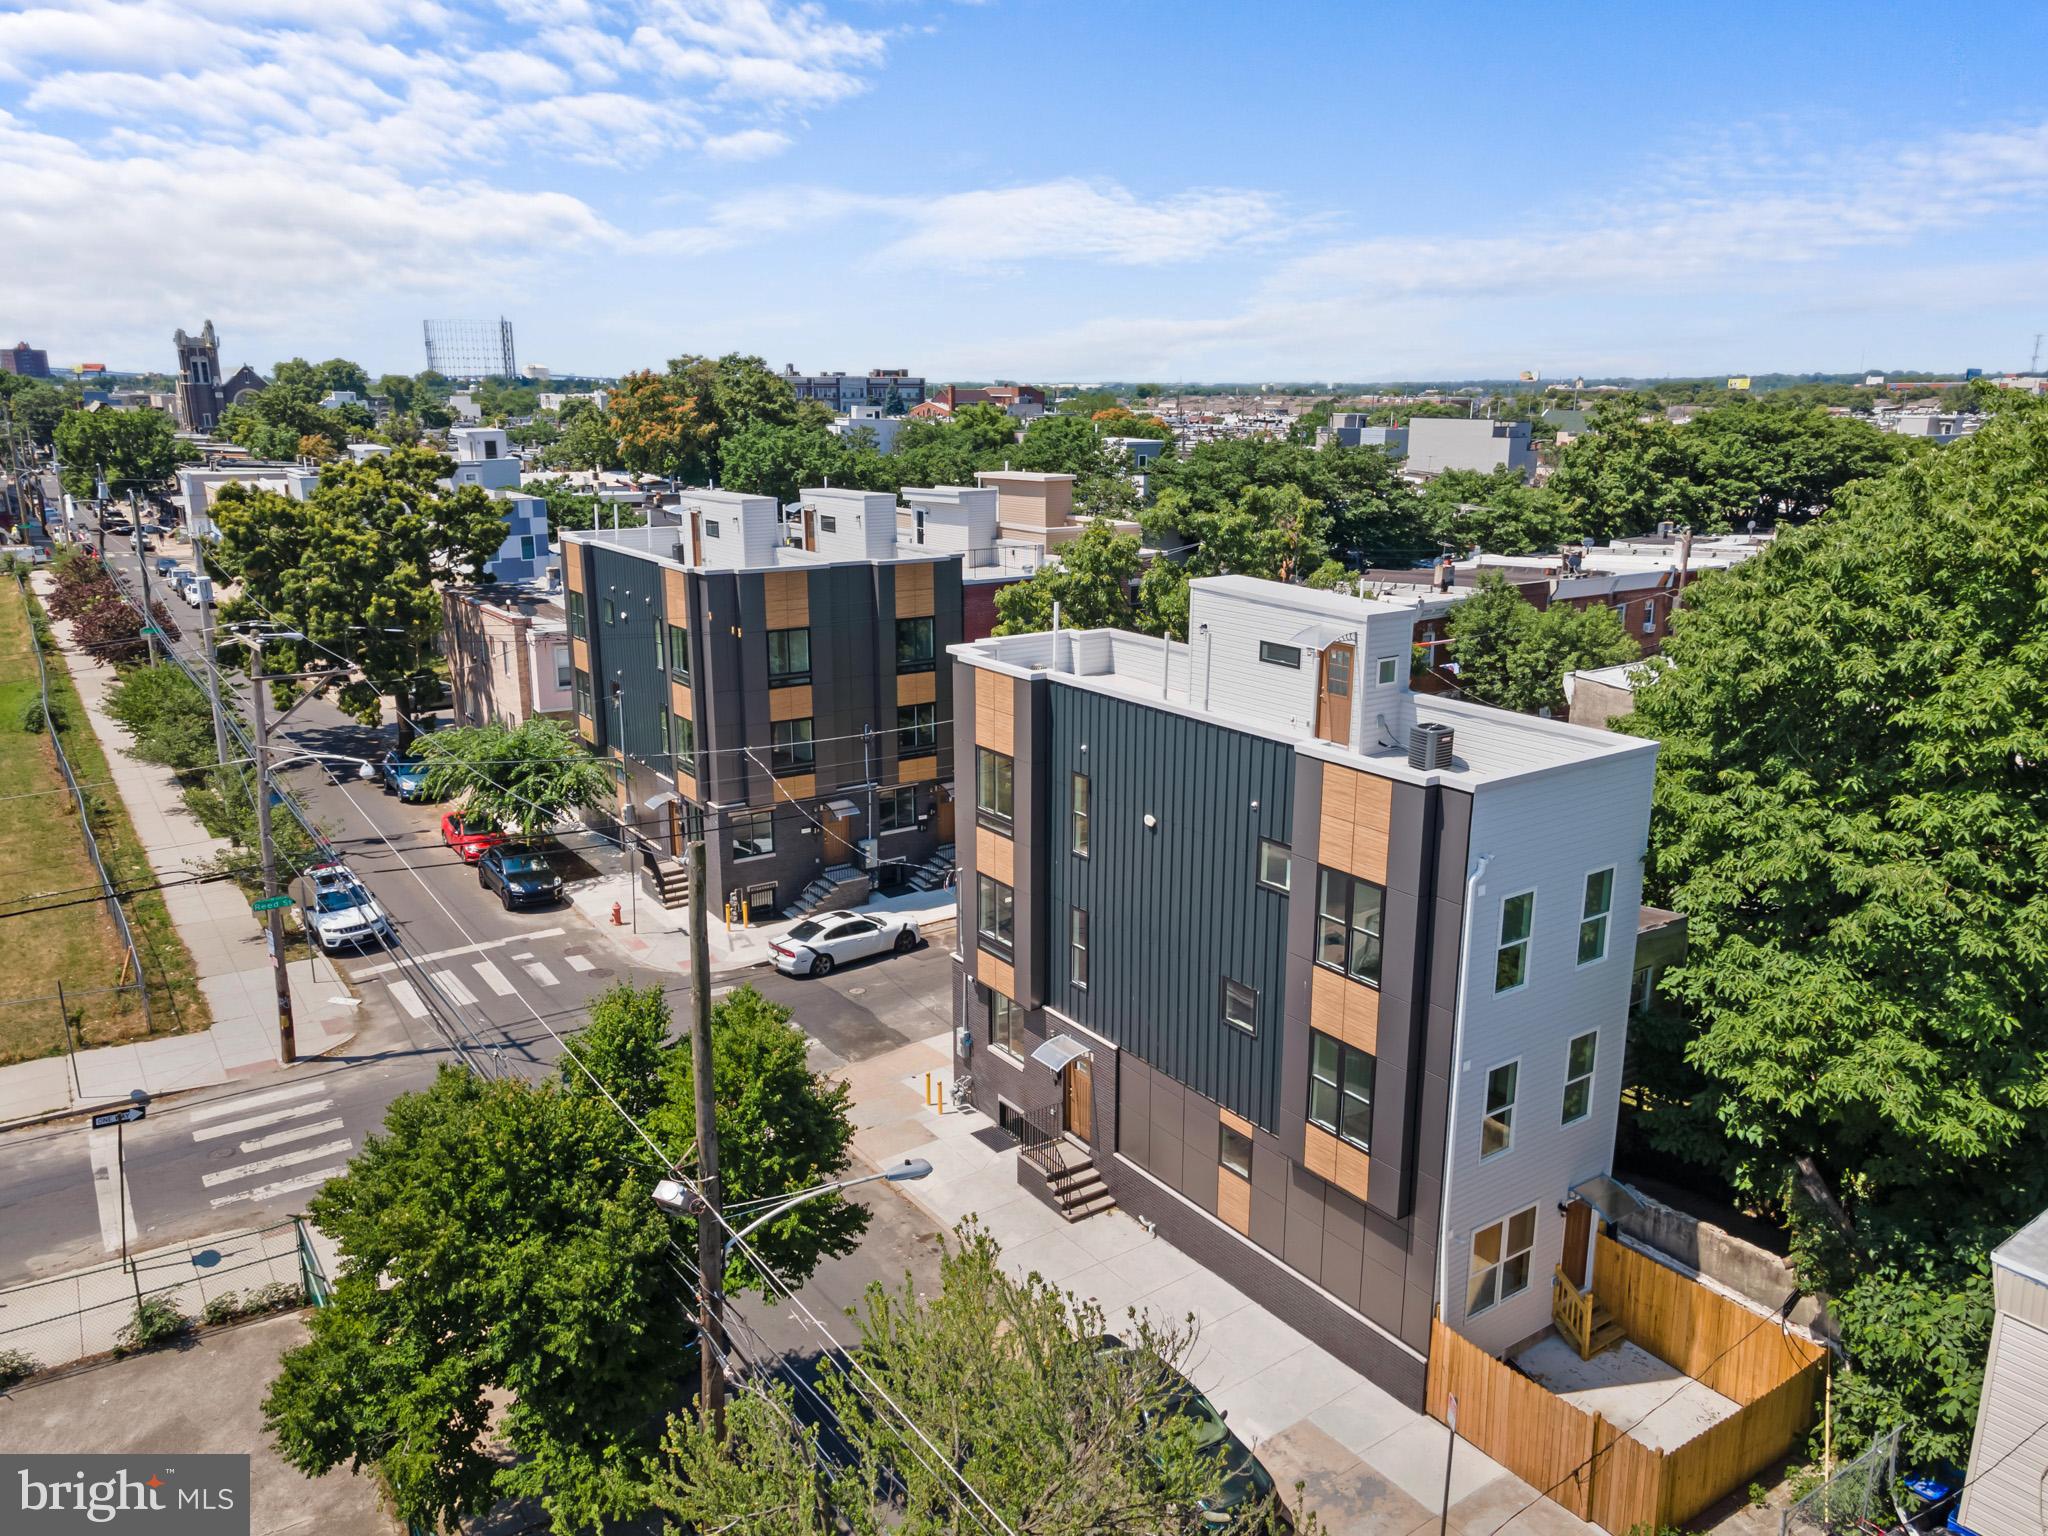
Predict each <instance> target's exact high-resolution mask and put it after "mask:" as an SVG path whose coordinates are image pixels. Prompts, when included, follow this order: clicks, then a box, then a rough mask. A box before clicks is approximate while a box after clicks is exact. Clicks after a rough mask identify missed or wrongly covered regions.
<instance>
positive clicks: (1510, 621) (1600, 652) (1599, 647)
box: [1449, 571, 1642, 718]
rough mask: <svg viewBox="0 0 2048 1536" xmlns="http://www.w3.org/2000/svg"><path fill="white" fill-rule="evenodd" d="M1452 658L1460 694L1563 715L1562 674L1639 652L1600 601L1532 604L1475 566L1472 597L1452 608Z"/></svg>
mask: <svg viewBox="0 0 2048 1536" xmlns="http://www.w3.org/2000/svg"><path fill="white" fill-rule="evenodd" d="M1449 628H1450V640H1451V659H1452V660H1453V661H1455V662H1456V663H1457V666H1458V673H1457V685H1458V688H1459V691H1460V692H1462V693H1466V694H1468V695H1470V696H1471V697H1472V698H1474V699H1477V700H1478V701H1479V702H1480V703H1482V704H1492V705H1496V706H1497V707H1499V708H1501V709H1515V710H1520V711H1522V712H1523V713H1525V714H1536V713H1537V712H1539V711H1541V710H1545V709H1547V710H1549V711H1550V713H1551V714H1552V715H1553V716H1556V717H1559V718H1562V716H1563V715H1564V713H1565V697H1564V675H1565V673H1567V672H1576V671H1579V670H1580V669H1582V668H1585V667H1611V666H1614V665H1617V664H1618V663H1620V662H1624V661H1634V660H1635V659H1636V658H1637V657H1639V656H1641V655H1642V648H1641V647H1640V646H1639V645H1637V644H1636V641H1635V638H1634V637H1633V636H1631V635H1630V634H1629V633H1628V631H1627V630H1625V629H1623V628H1622V627H1621V620H1620V619H1618V618H1616V617H1615V616H1614V612H1613V610H1612V609H1610V608H1608V607H1607V606H1606V605H1605V604H1594V605H1593V606H1591V607H1587V608H1572V607H1567V606H1564V605H1562V604H1560V605H1559V606H1557V607H1553V608H1544V609H1538V608H1537V607H1536V606H1535V605H1534V604H1532V603H1530V602H1529V601H1527V600H1526V599H1525V598H1524V597H1523V596H1522V595H1521V593H1519V592H1517V591H1516V590H1515V589H1514V587H1512V586H1511V585H1509V584H1508V582H1507V581H1506V580H1504V579H1503V578H1502V577H1501V575H1500V573H1499V572H1497V571H1482V572H1480V575H1479V581H1478V583H1477V585H1476V586H1475V587H1474V589H1473V592H1472V595H1471V596H1470V597H1467V598H1466V599H1465V600H1464V601H1463V602H1461V603H1458V604H1456V605H1455V606H1454V607H1453V608H1452V609H1451V619H1450V626H1449Z"/></svg>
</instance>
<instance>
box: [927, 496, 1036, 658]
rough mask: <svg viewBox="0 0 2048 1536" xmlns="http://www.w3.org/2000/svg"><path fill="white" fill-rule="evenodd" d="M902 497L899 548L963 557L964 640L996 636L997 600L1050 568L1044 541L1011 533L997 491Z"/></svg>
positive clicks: (962, 605) (961, 613)
mask: <svg viewBox="0 0 2048 1536" xmlns="http://www.w3.org/2000/svg"><path fill="white" fill-rule="evenodd" d="M902 496H903V505H902V506H901V507H899V508H898V509H897V512H896V537H897V542H898V543H900V544H901V545H903V546H904V547H905V548H906V549H927V550H934V551H943V552H951V553H957V554H958V555H959V556H960V560H961V566H960V638H961V639H963V640H979V639H981V638H982V637H983V636H985V635H992V634H994V633H995V629H996V624H997V622H998V616H997V613H996V594H997V593H999V592H1001V591H1002V590H1003V588H1005V587H1009V586H1014V585H1016V584H1017V583H1018V582H1020V581H1028V580H1030V579H1031V577H1032V576H1033V575H1034V574H1035V573H1036V572H1037V570H1038V568H1039V567H1040V566H1041V565H1043V564H1044V563H1045V542H1044V540H1043V539H1035V538H1030V537H1017V536H1013V535H1011V534H1007V533H1006V532H1005V530H1004V529H1003V526H1002V520H1001V505H1002V495H1001V492H1000V491H999V490H998V489H997V488H996V487H995V486H992V485H980V486H965V485H937V486H905V487H904V488H903V492H902Z"/></svg>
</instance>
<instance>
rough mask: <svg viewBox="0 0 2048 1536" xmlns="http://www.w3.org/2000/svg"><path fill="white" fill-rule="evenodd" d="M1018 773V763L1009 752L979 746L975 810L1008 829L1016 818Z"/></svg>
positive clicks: (987, 819)
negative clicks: (994, 750) (992, 750)
mask: <svg viewBox="0 0 2048 1536" xmlns="http://www.w3.org/2000/svg"><path fill="white" fill-rule="evenodd" d="M1016 773H1017V765H1016V763H1015V762H1014V761H1013V760H1012V759H1011V758H1010V757H1008V756H1007V755H1006V754H1004V753H1001V752H991V751H990V750H989V749H988V748H987V747H977V748H976V749H975V755H974V814H975V815H976V816H978V817H980V818H982V819H983V820H985V821H994V822H1000V823H1001V824H1002V829H1003V830H1004V831H1008V830H1009V828H1010V824H1011V823H1012V822H1013V821H1014V820H1015V819H1016Z"/></svg>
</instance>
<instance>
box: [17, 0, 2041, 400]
mask: <svg viewBox="0 0 2048 1536" xmlns="http://www.w3.org/2000/svg"><path fill="white" fill-rule="evenodd" d="M342 9H343V8H308V7H305V6H303V5H302V4H300V3H298V0H177V3H170V0H75V3H66V4H63V5H61V6H59V5H56V4H51V5H38V4H36V3H35V0H0V167H4V168H5V169H6V171H7V176H6V180H7V182H8V184H9V196H8V197H7V198H6V199H5V200H4V201H0V240H4V241H5V242H6V244H7V246H8V250H9V255H8V260H7V261H6V262H5V263H4V264H0V334H4V338H5V339H6V340H8V341H11V340H13V339H15V338H17V337H19V338H20V339H25V340H27V341H28V342H29V343H30V344H31V345H34V346H37V347H43V348H46V349H47V350H48V351H49V353H50V359H51V362H52V364H53V365H58V366H69V365H73V364H76V363H79V362H84V361H97V362H104V363H106V364H107V365H108V366H109V367H111V368H116V369H135V368H149V369H166V370H167V369H168V368H169V367H170V366H171V364H172V361H173V353H172V347H171V342H170V336H171V332H172V331H173V330H174V329H175V328H177V327H179V326H184V327H186V328H188V329H189V328H196V327H197V326H198V325H199V324H200V323H201V322H202V321H203V320H205V319H208V318H211V319H212V320H213V321H214V323H215V325H216V326H217V327H218V329H219V331H220V333H221V350H222V358H223V362H224V363H225V364H227V365H228V366H229V367H232V366H234V365H235V364H237V363H241V362H249V363H253V364H255V365H256V366H258V367H259V368H264V369H268V368H269V367H270V366H271V364H272V363H273V362H275V361H276V360H277V359H278V358H280V357H287V356H292V355H295V354H296V355H304V356H307V357H310V358H314V359H318V358H323V357H330V356H335V355H343V356H348V357H352V358H355V359H356V360H357V361H359V362H361V363H363V364H364V365H365V366H366V367H368V368H370V369H371V370H372V371H373V372H383V371H387V370H389V371H403V372H408V373H410V372H417V371H418V370H419V369H421V368H422V367H424V366H425V357H424V353H423V349H422V346H421V341H420V322H421V320H422V319H423V318H424V317H426V316H430V315H432V316H440V315H478V316H486V315H488V316H495V315H498V314H503V315H505V316H506V317H507V318H509V319H511V320H512V321H513V323H514V324H515V326H516V327H517V329H518V334H519V342H520V345H519V352H520V358H521V361H523V362H524V361H531V362H535V363H540V364H542V365H545V366H548V367H551V368H553V369H555V370H556V371H557V372H560V373H565V374H566V373H575V372H587V373H595V374H615V373H619V372H622V371H625V370H627V369H630V368H633V367H641V366H654V365H659V363H660V362H661V361H662V360H663V359H664V358H666V357H669V356H672V355H675V354H678V353H681V352H686V351H690V352H713V353H717V352H725V351H731V350H738V351H742V352H750V353H757V354H759V355H761V356H762V357H764V358H765V359H767V361H768V362H769V363H770V364H771V365H772V366H775V367H777V368H780V367H781V366H782V365H783V364H785V363H794V364H795V365H796V366H797V367H798V368H800V369H803V370H806V371H825V370H829V369H844V370H849V371H859V370H866V369H868V368H876V367H904V368H908V369H910V370H911V371H913V372H915V373H921V374H924V375H926V376H929V377H931V378H933V379H970V378H992V377H1004V378H1030V379H1036V380H1046V381H1053V380H1059V381H1075V382H1086V381H1092V380H1098V379H1114V380H1122V381H1130V382H1135V381H1138V380H1157V381H1159V382H1163V383H1170V382H1194V381H1240V382H1247V383H1249V382H1256V381H1261V380H1273V381H1288V382H1296V381H1298V382H1311V381H1318V380H1358V379H1386V380H1393V379H1413V380H1431V379H1470V378H1497V379H1512V378H1514V377H1515V376H1516V375H1517V374H1518V373H1519V372H1521V371H1522V370H1524V369H1533V370H1537V371H1539V372H1541V373H1542V374H1543V375H1545V376H1546V377H1553V378H1555V377H1560V376H1561V377H1564V378H1570V377H1572V376H1574V375H1579V374H1583V375H1586V376H1588V377H1594V376H1601V375H1610V374H1628V375H1636V376H1645V377H1648V376H1712V375H1714V374H1716V373H1721V372H1727V373H1732V374H1743V373H1750V374H1761V373H1769V372H1799V373H1803V372H1815V371H1822V372H1857V371H1862V370H1865V369H1880V370H1881V369H1884V368H1887V367H1896V366H1899V365H1900V360H1901V359H1904V360H1907V361H1908V362H1910V364H1911V365H1912V366H1915V367H1924V368H1928V369H1940V370H1947V371H1960V370H1962V369H1963V368H1966V367H1980V368H1984V369H1986V370H1987V371H1993V372H1997V371H2002V370H2009V369H2014V368H2023V367H2025V366H2026V364H2027V361H2028V357H2029V354H2030V352H2031V349H2032V344H2033V337H2034V334H2035V333H2036V332H2039V331H2043V330H2048V88H2044V85H2043V82H2042V79H2041V77H2040V71H2039V69H2038V60H2039V59H2040V58H2041V57H2043V56H2044V52H2048V11H2044V10H2042V9H2041V8H2039V7H2033V6H2009V7H2000V6H1992V7H1989V8H1980V9H1979V10H1977V11H1974V12H1971V13H1969V14H1968V15H1967V16H1964V17H1958V18H1957V19H1956V21H1955V23H1954V24H1953V25H1946V26H1944V24H1943V23H1942V22H1941V21H1940V20H1938V19H1930V18H1929V16H1928V14H1927V13H1926V12H1925V11H1924V9H1923V8H1914V7H1907V6H1904V5H1856V6H1848V5H1839V6H1833V5H1830V6H1808V7H1799V8H1796V9H1790V10H1788V9H1784V8H1776V7H1770V6H1766V5H1762V4H1736V5H1731V6H1724V7H1720V8H1717V9H1716V10H1715V11H1714V12H1713V13H1712V14H1711V16H1702V15H1700V14H1698V13H1684V12H1678V11H1669V12H1667V11H1658V10H1651V9H1646V8H1638V7H1633V6H1626V5H1620V4H1615V5H1597V6H1587V5H1582V6H1575V7H1567V8H1562V9H1559V10H1555V11H1552V12H1547V13H1544V14H1542V15H1541V16H1536V17H1531V16H1526V15H1523V14H1521V13H1510V12H1496V11H1491V10H1487V9H1485V8H1473V9H1470V10H1464V11H1443V10H1440V9H1438V8H1428V9H1426V10H1418V11H1386V12H1384V13H1371V14H1367V13H1362V12H1361V11H1360V10H1359V9H1358V8H1355V7H1348V6H1335V5H1323V6H1317V5H1303V6H1297V7H1288V8H1285V9H1284V10H1280V11H1272V10H1262V9H1258V8H1247V7H1237V6H1224V5H1207V4H1193V5H1188V6H1184V7H1180V8H1177V9H1175V10H1174V11H1172V12H1171V13H1170V14H1169V13H1164V12H1161V11H1157V10H1154V9H1152V8H1148V7H1136V6H1131V7H1097V8H1092V9H1090V10H1089V11H1087V12H1086V13H1079V12H1069V11H1067V10H1065V9H1063V8H1058V7H1053V6H1049V5H1045V4H1043V3H1032V0H993V3H990V4H986V5H963V4H952V3H944V0H833V3H830V4H817V5H795V6H792V5H786V4H781V3H777V0H612V3H607V0H551V3H549V4H547V5H541V4H538V3H535V0H500V3H498V4H484V3H482V0H478V3H477V4H474V5H469V4H462V3H455V0H365V3H363V4H361V5H357V6H352V7H348V8H345V9H346V12H347V14H346V15H342V14H340V11H341V10H342ZM329 10H331V11H332V12H333V13H332V14H330V13H329Z"/></svg>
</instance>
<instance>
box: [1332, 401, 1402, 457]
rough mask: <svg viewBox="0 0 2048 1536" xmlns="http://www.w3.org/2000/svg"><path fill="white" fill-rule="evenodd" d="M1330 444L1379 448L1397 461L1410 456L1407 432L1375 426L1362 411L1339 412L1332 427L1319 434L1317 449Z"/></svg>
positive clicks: (1334, 417)
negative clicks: (1407, 455) (1408, 453)
mask: <svg viewBox="0 0 2048 1536" xmlns="http://www.w3.org/2000/svg"><path fill="white" fill-rule="evenodd" d="M1331 443H1335V444H1337V445H1338V446H1339V447H1343V448H1379V449H1383V450H1384V451H1385V452H1386V453H1387V454H1388V455H1389V456H1391V457H1393V458H1396V459H1398V458H1401V457H1403V456H1405V455H1406V454H1407V452H1408V430H1407V428H1405V427H1382V426H1374V425H1373V424H1372V423H1371V421H1370V419H1369V418H1368V417H1367V415H1366V413H1365V412H1363V411H1337V412H1335V413H1334V414H1332V416H1331V417H1330V424H1329V425H1328V426H1327V427H1325V428H1323V429H1322V431H1321V432H1319V433H1317V434H1316V446H1317V447H1319V448H1321V447H1327V446H1328V445H1330V444H1331Z"/></svg>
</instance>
